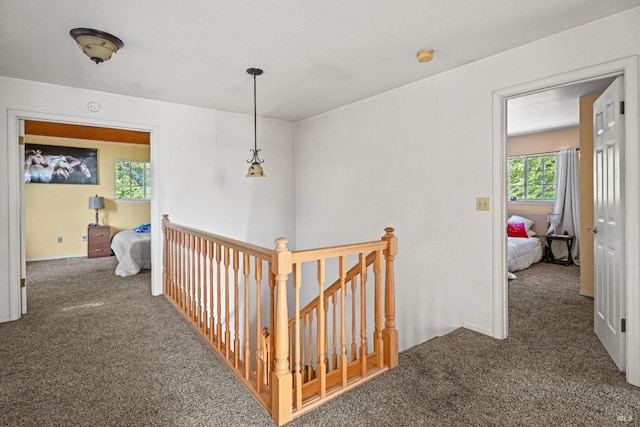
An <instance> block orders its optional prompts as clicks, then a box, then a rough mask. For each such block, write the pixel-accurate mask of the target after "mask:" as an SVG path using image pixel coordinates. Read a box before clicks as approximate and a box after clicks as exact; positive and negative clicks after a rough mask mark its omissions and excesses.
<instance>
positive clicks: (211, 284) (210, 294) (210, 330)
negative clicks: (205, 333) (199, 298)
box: [207, 240, 216, 343]
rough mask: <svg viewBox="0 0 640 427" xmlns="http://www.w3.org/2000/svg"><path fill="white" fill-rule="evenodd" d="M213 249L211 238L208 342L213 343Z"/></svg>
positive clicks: (209, 248)
mask: <svg viewBox="0 0 640 427" xmlns="http://www.w3.org/2000/svg"><path fill="white" fill-rule="evenodd" d="M213 249H214V244H213V242H212V241H211V240H209V241H208V250H207V254H208V255H209V275H208V276H209V342H211V343H213V342H214V340H215V332H216V329H215V319H216V317H215V312H214V310H213V294H214V283H215V282H214V280H213Z"/></svg>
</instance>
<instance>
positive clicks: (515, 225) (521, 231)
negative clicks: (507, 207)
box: [507, 222, 529, 238]
mask: <svg viewBox="0 0 640 427" xmlns="http://www.w3.org/2000/svg"><path fill="white" fill-rule="evenodd" d="M507 236H509V237H524V238H528V237H529V235H528V234H527V228H526V227H525V226H524V222H508V223H507Z"/></svg>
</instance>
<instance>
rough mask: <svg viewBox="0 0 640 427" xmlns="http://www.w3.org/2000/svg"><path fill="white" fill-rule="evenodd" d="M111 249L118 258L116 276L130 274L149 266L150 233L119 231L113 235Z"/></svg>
mask: <svg viewBox="0 0 640 427" xmlns="http://www.w3.org/2000/svg"><path fill="white" fill-rule="evenodd" d="M111 249H112V250H113V253H114V254H115V255H116V258H118V266H117V267H116V275H117V276H122V277H126V276H132V275H134V274H138V273H139V272H140V270H143V269H149V268H151V233H137V232H135V231H134V230H124V231H121V232H119V233H116V235H115V236H113V239H112V240H111Z"/></svg>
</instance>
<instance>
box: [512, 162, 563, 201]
mask: <svg viewBox="0 0 640 427" xmlns="http://www.w3.org/2000/svg"><path fill="white" fill-rule="evenodd" d="M507 163H508V164H507V167H508V171H507V179H508V195H509V200H555V198H556V172H557V165H556V155H555V154H551V155H549V154H545V155H530V156H515V157H509V158H508V160H507Z"/></svg>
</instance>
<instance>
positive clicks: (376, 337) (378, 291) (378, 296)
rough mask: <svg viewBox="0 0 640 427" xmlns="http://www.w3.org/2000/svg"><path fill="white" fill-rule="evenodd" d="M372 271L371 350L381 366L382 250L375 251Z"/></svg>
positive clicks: (377, 363) (378, 365)
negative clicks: (373, 297)
mask: <svg viewBox="0 0 640 427" xmlns="http://www.w3.org/2000/svg"><path fill="white" fill-rule="evenodd" d="M373 271H374V276H375V302H374V314H373V315H374V316H375V319H374V321H375V329H374V331H373V346H374V349H373V351H375V353H376V366H377V367H378V368H382V363H383V360H382V251H376V257H375V259H374V261H373Z"/></svg>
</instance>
